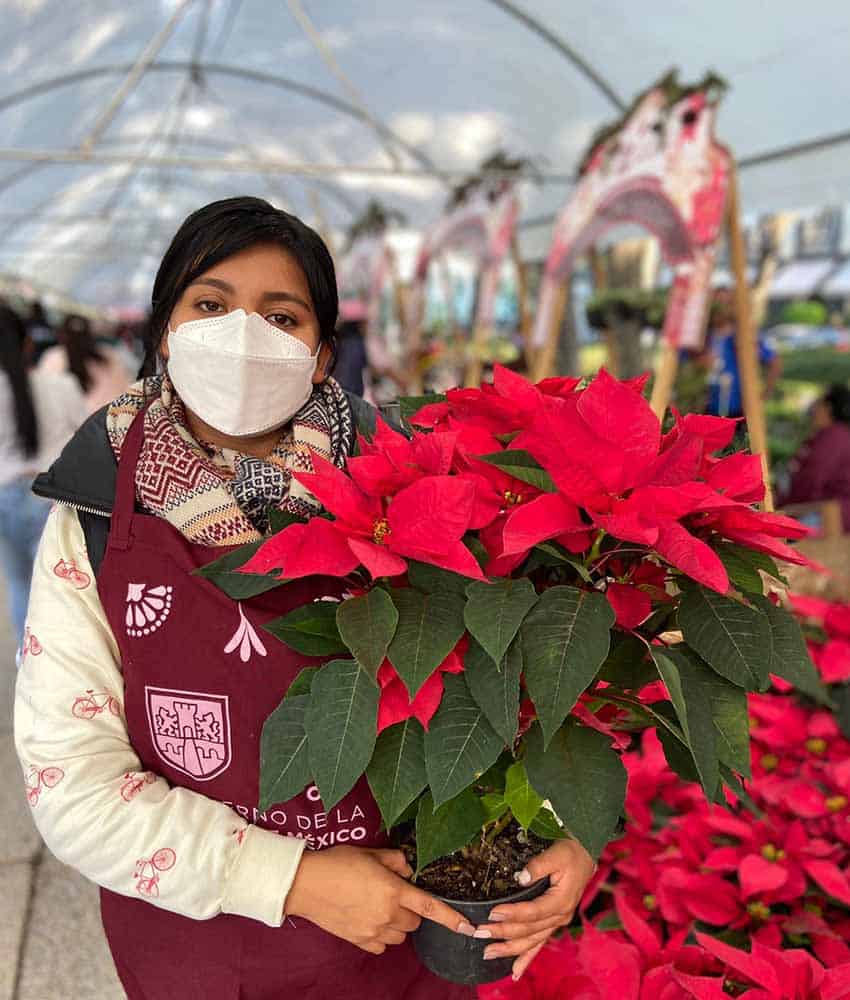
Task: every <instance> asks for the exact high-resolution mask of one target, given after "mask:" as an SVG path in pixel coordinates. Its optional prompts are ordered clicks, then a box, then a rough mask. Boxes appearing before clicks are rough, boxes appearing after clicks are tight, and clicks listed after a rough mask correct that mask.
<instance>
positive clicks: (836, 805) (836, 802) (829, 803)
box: [825, 795, 847, 813]
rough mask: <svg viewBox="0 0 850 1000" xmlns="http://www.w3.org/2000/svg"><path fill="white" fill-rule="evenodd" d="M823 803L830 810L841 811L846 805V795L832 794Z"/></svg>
mask: <svg viewBox="0 0 850 1000" xmlns="http://www.w3.org/2000/svg"><path fill="white" fill-rule="evenodd" d="M825 805H826V808H827V809H828V810H829V811H830V812H834V813H837V812H841V810H842V809H843V808H844V807H845V806H846V805H847V796H846V795H832V796H830V798H828V799H827V800H826V803H825Z"/></svg>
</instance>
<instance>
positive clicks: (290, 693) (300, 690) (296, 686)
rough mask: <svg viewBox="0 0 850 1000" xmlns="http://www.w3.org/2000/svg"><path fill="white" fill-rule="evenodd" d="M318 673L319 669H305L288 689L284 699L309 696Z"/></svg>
mask: <svg viewBox="0 0 850 1000" xmlns="http://www.w3.org/2000/svg"><path fill="white" fill-rule="evenodd" d="M318 672H319V668H318V667H304V669H303V670H301V671H300V672H299V673H298V676H297V677H296V678H295V680H294V681H293V682H292V683H291V684H290V685H289V687H288V688H287V689H286V694H285V695H284V698H297V697H299V695H302V694H309V693H310V689H311V688H312V687H313V678H314V677H315V676H316V674H317V673H318Z"/></svg>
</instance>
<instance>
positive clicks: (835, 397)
mask: <svg viewBox="0 0 850 1000" xmlns="http://www.w3.org/2000/svg"><path fill="white" fill-rule="evenodd" d="M823 401H824V403H826V405H827V407H828V408H829V412H830V413H831V414H832V419H833V420H834V421H835V422H836V423H841V424H850V389H848V388H847V386H846V385H841V384H840V383H836V384H835V385H831V386H830V387H829V388H828V389H827V391H826V392H825V393H824V394H823Z"/></svg>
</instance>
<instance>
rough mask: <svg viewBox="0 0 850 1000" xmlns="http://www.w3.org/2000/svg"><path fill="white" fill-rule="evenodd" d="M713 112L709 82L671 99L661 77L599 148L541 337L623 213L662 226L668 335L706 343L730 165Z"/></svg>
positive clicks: (689, 343) (569, 209)
mask: <svg viewBox="0 0 850 1000" xmlns="http://www.w3.org/2000/svg"><path fill="white" fill-rule="evenodd" d="M715 112H716V104H715V103H714V102H711V101H710V100H709V99H708V96H707V94H706V92H705V91H703V90H697V91H694V92H691V93H689V94H688V95H687V96H686V97H683V98H681V99H680V100H678V101H675V102H672V103H671V101H670V99H669V97H668V95H667V93H666V92H665V89H664V87H662V86H661V85H659V86H656V87H654V88H653V89H652V90H649V91H648V92H647V93H646V94H645V95H644V96H643V97H642V98H641V99H640V100H639V101H638V102H637V104H636V105H635V108H634V110H633V111H632V112H631V114H630V115H629V117H628V118H627V119H626V121H625V122H624V123H623V125H622V126H621V127H620V128H619V129H618V130H617V131H616V132H614V133H612V134H611V135H609V136H608V137H607V138H606V139H604V140H603V141H602V142H600V143H599V144H598V145H597V146H596V148H594V149H593V150H592V152H591V155H590V156H589V157H588V159H587V161H586V163H585V165H584V167H583V169H582V172H581V176H580V179H579V182H578V184H577V186H576V188H575V190H574V191H573V193H572V194H571V196H570V198H569V201H568V202H567V204H566V205H565V207H564V209H563V211H562V212H561V215H560V216H559V218H558V222H557V224H556V226H555V232H554V236H553V240H552V247H551V249H550V251H549V256H548V258H547V260H546V268H545V272H544V278H543V283H542V288H541V295H540V302H539V304H538V309H537V317H536V320H535V327H534V338H533V343H534V344H535V346H537V347H542V346H543V345H544V344H545V343H546V341H547V338H548V335H549V331H550V329H551V325H552V322H553V317H554V311H555V309H556V308H557V303H558V289H559V287H560V286H561V285H562V284H563V282H564V281H566V280H568V278H569V275H570V272H571V271H572V268H573V266H574V264H575V261H576V258H577V257H578V256H580V255H581V254H582V253H584V252H585V251H586V250H588V249H589V248H590V247H591V246H593V244H594V243H595V242H596V241H597V240H598V239H599V238H600V237H601V236H602V235H603V234H604V233H605V232H606V231H608V230H610V229H611V228H613V227H614V226H617V225H622V224H624V223H637V224H639V225H642V226H644V227H645V228H646V229H648V230H649V231H650V232H651V233H652V234H653V235H654V236H656V237H657V238H658V240H659V242H660V244H661V252H662V254H663V255H664V258H665V259H666V260H667V262H668V263H669V264H670V265H671V266H672V267H673V269H674V281H673V287H672V289H671V294H670V301H669V305H668V309H667V315H666V317H665V323H664V337H665V340H666V341H667V342H668V343H670V344H673V345H675V346H682V347H691V348H695V349H696V348H699V347H700V346H701V345H702V342H703V338H704V335H705V321H706V316H707V312H708V304H709V297H710V293H711V287H710V284H711V275H712V271H713V269H714V260H715V254H716V247H717V241H718V237H719V235H720V231H721V228H722V225H723V221H724V217H725V211H726V198H727V192H728V187H729V176H730V171H731V166H732V157H731V155H730V154H729V152H728V151H727V150H726V149H725V147H723V146H721V145H720V144H719V143H717V142H716V141H715V138H714V120H715Z"/></svg>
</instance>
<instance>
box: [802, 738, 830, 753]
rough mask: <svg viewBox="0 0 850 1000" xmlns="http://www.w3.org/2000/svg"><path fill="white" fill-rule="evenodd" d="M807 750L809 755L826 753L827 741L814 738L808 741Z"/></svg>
mask: <svg viewBox="0 0 850 1000" xmlns="http://www.w3.org/2000/svg"><path fill="white" fill-rule="evenodd" d="M806 749H807V750H808V751H809V753H816V754H822V753H826V740H824V739H821V737H820V736H813V737H812V738H811V739H810V740H806Z"/></svg>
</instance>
